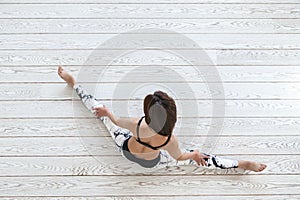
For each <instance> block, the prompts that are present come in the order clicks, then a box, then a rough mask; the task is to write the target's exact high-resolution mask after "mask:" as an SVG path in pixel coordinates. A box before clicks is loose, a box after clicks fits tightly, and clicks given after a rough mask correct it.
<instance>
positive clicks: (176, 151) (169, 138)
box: [58, 67, 266, 172]
mask: <svg viewBox="0 0 300 200" xmlns="http://www.w3.org/2000/svg"><path fill="white" fill-rule="evenodd" d="M58 75H59V76H60V77H61V78H62V79H63V80H65V81H66V82H67V83H68V84H69V85H70V86H71V87H73V89H74V90H75V92H76V93H77V94H78V96H79V97H80V99H81V100H82V102H83V103H84V105H85V106H86V107H87V108H88V109H89V110H90V111H91V112H93V113H94V114H95V115H96V116H97V117H101V120H102V121H103V122H104V124H105V125H106V127H107V129H108V130H109V132H110V133H111V135H112V137H113V139H114V141H115V143H116V145H117V146H118V148H119V149H120V150H121V151H122V155H123V156H124V157H125V158H127V159H128V160H131V161H133V162H135V163H137V164H139V165H141V166H143V167H146V168H153V167H158V166H163V165H166V164H168V163H170V162H171V161H172V160H173V161H174V159H175V160H176V161H187V162H188V163H189V164H197V165H202V166H207V167H217V168H221V169H229V168H241V169H245V170H251V171H255V172H260V171H262V170H264V169H265V168H266V165H265V164H260V163H256V162H251V161H244V160H231V159H227V158H221V157H218V156H215V155H208V154H201V153H200V152H199V151H198V150H187V151H186V152H182V151H181V149H180V148H179V144H178V140H177V138H176V137H175V136H174V135H173V134H172V132H173V129H174V126H175V123H176V120H177V113H176V105H175V102H174V100H173V99H172V98H171V97H169V96H168V95H167V94H166V93H164V92H162V91H157V92H155V93H154V94H149V95H147V96H146V97H145V99H144V114H145V116H144V117H141V118H136V119H129V118H116V117H115V116H114V115H113V114H112V113H111V112H110V111H109V110H108V109H107V108H105V107H104V106H103V105H102V104H101V103H99V102H98V101H97V100H96V99H95V98H94V97H93V96H92V95H90V94H88V93H87V92H86V91H85V90H84V89H83V88H82V87H81V86H80V85H77V84H76V82H75V79H74V78H73V77H72V76H71V75H70V74H69V73H67V72H66V71H65V70H64V69H63V68H62V67H59V68H58ZM111 122H112V123H111ZM170 156H171V157H172V158H173V159H172V158H171V157H170ZM179 163H180V162H179Z"/></svg>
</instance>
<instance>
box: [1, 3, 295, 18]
mask: <svg viewBox="0 0 300 200" xmlns="http://www.w3.org/2000/svg"><path fill="white" fill-rule="evenodd" d="M299 8H300V5H299V4H273V5H272V6H270V5H269V4H259V5H255V4H242V5H241V4H229V5H228V4H222V5H218V4H213V5H211V4H180V5H178V4H159V5H158V4H80V5H78V4H67V5H62V4H61V5H57V4H47V5H45V4H6V5H3V6H2V9H1V10H0V16H1V18H45V19H55V18H99V19H103V18H104V19H110V18H114V19H116V18H118V19H135V18H140V19H141V18H143V19H149V18H154V19H161V18H167V19H172V18H173V19H178V18H179V19H182V18H193V19H195V18H198V19H201V18H202V19H203V18H204V19H206V18H238V19H240V18H299V12H298V10H299Z"/></svg>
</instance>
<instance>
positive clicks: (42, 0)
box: [0, 0, 299, 4]
mask: <svg viewBox="0 0 300 200" xmlns="http://www.w3.org/2000/svg"><path fill="white" fill-rule="evenodd" d="M0 3H2V4H16V3H18V4H24V3H38V4H49V3H55V4H69V3H79V4H91V3H93V4H107V3H115V4H119V3H122V4H129V3H130V4H131V3H139V4H143V3H170V4H178V3H180V4H184V3H185V4H190V3H193V4H195V3H196V4H208V3H209V4H230V3H239V4H261V3H263V4H265V3H267V4H290V3H299V1H298V0H248V1H243V0H227V1H226V2H224V0H201V1H199V0H188V1H187V0H176V2H174V1H172V0H152V1H150V0H101V1H99V0H88V1H86V0H1V1H0Z"/></svg>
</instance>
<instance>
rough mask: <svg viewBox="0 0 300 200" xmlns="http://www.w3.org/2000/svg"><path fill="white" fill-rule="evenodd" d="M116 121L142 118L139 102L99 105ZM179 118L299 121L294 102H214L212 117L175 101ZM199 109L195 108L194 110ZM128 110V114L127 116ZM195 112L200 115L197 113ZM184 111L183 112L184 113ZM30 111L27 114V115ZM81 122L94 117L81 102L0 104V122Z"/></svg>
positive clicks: (205, 108)
mask: <svg viewBox="0 0 300 200" xmlns="http://www.w3.org/2000/svg"><path fill="white" fill-rule="evenodd" d="M102 103H103V104H104V105H106V106H107V107H108V108H109V109H111V110H112V111H113V112H114V113H115V114H116V115H117V116H119V117H128V116H132V117H136V116H142V115H143V111H142V101H141V100H130V101H122V100H120V101H102ZM176 103H177V106H178V117H205V118H210V117H217V118H220V117H221V118H222V117H225V118H227V117H229V118H231V117H247V118H248V117H254V118H255V117H267V118H269V117H299V116H300V113H299V112H300V109H299V107H300V102H299V101H297V100H226V101H225V102H224V101H223V100H214V103H215V105H218V107H216V112H218V113H222V112H221V111H222V107H223V106H222V104H223V103H225V110H226V115H225V116H222V115H221V114H218V115H213V114H212V108H213V105H214V104H213V103H212V101H211V100H177V101H176ZM197 107H198V108H197ZM127 108H128V112H127ZM196 108H197V109H198V111H199V112H197V110H196ZM182 109H184V112H183V110H182ZM28 111H30V112H28ZM56 117H64V118H66V117H67V118H82V117H93V115H92V114H91V113H90V112H89V111H88V110H87V109H86V108H85V107H84V106H83V104H82V103H81V102H80V101H73V102H72V101H4V102H1V107H0V118H56Z"/></svg>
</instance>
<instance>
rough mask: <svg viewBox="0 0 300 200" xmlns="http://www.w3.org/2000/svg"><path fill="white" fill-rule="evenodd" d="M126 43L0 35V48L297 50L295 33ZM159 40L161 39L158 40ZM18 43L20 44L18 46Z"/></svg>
mask: <svg viewBox="0 0 300 200" xmlns="http://www.w3.org/2000/svg"><path fill="white" fill-rule="evenodd" d="M123 35H124V37H126V40H123V41H118V42H117V41H112V42H114V43H117V44H113V45H108V44H107V43H105V42H106V41H108V40H109V39H112V38H113V37H116V36H117V34H105V35H104V34H19V35H0V49H2V50H10V49H12V50H19V49H36V50H41V49H60V50H61V49H87V50H91V49H95V48H104V49H105V48H107V49H111V48H112V47H113V48H114V49H132V48H136V47H137V46H138V45H140V46H145V47H151V46H152V44H153V42H154V41H161V42H160V44H161V45H162V47H173V48H174V49H300V45H299V43H300V35H299V34H293V35H291V34H273V35H272V36H271V37H270V35H269V34H184V36H185V37H187V38H189V39H191V40H193V41H194V42H195V43H196V44H197V45H198V46H196V45H194V46H192V45H189V44H187V42H183V41H181V40H180V39H179V37H181V36H182V35H180V36H178V35H176V34H169V35H168V37H166V34H164V35H162V34H158V33H157V34H123ZM162 38H163V39H162ZM20 44H22V45H20Z"/></svg>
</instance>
